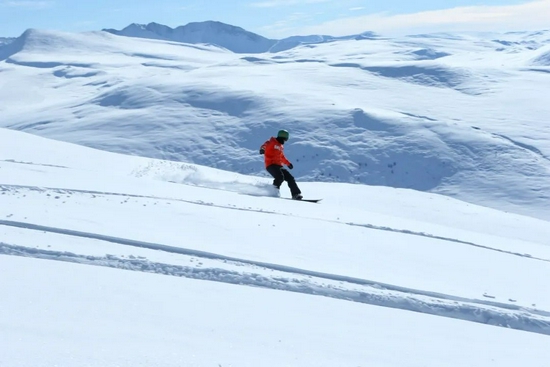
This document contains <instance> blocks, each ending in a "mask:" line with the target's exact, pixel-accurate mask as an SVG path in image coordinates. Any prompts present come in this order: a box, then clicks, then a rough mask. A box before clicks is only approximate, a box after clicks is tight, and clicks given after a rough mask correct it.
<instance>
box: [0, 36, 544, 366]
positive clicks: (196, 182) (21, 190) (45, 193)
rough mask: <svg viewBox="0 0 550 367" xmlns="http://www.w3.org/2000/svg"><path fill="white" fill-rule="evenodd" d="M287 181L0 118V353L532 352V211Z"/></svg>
mask: <svg viewBox="0 0 550 367" xmlns="http://www.w3.org/2000/svg"><path fill="white" fill-rule="evenodd" d="M80 40H82V38H80ZM87 45H88V46H89V42H88V43H87ZM42 65H43V64H42ZM73 76H74V74H73ZM76 78H82V77H76ZM82 91H83V92H84V91H85V90H82ZM75 123H76V124H78V122H75ZM188 138H189V139H192V137H191V136H188ZM109 139H110V138H109ZM301 185H302V189H303V191H304V192H305V193H307V194H308V195H310V196H313V197H322V198H324V200H323V201H322V203H321V204H310V203H300V202H295V201H292V200H284V199H280V198H275V197H270V196H269V195H270V192H271V191H270V190H269V186H270V180H269V179H265V178H258V177H253V176H245V175H240V174H236V173H233V172H224V171H220V170H215V169H212V168H208V167H201V166H197V165H192V164H185V163H179V162H173V161H162V160H154V159H147V158H142V157H135V156H134V157H132V156H124V155H119V154H113V153H108V152H104V151H97V150H93V149H89V148H85V147H81V146H76V145H72V144H67V143H64V142H59V141H52V140H48V139H44V138H41V137H37V136H33V135H30V134H26V133H22V132H17V131H12V130H6V129H0V269H1V273H2V276H0V300H1V301H0V304H1V312H0V325H2V327H0V345H1V346H2V349H1V350H2V352H1V353H0V365H1V366H10V367H50V366H83V365H85V366H89V367H104V366H120V367H136V366H137V367H139V366H142V367H146V366H152V365H155V366H165V367H176V366H178V367H180V366H241V367H257V366H265V367H280V366H292V367H314V366H315V367H334V366H380V367H414V366H426V367H441V366H446V367H462V366H490V365H495V366H499V367H516V366H529V367H544V366H546V364H547V363H548V360H549V357H550V352H549V351H548V348H547V345H548V335H550V284H549V283H548V282H547V281H546V280H547V279H548V278H549V277H550V242H549V239H550V226H549V225H548V222H546V221H542V220H538V219H534V218H530V217H524V216H520V215H515V214H510V213H505V212H501V211H496V210H493V209H488V208H484V207H480V206H477V205H472V204H468V203H464V202H460V201H457V200H454V199H450V198H448V197H445V196H441V195H435V194H429V193H422V192H418V191H413V190H407V189H393V188H388V187H369V186H365V185H350V184H341V183H302V184H301ZM281 194H282V196H283V197H288V189H287V188H286V187H284V188H283V190H282V193H281ZM396 351H399V353H396Z"/></svg>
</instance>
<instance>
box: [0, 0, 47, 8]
mask: <svg viewBox="0 0 550 367" xmlns="http://www.w3.org/2000/svg"><path fill="white" fill-rule="evenodd" d="M0 5H2V6H5V7H8V8H20V9H33V10H39V9H44V8H48V7H50V6H53V5H54V2H53V1H32V0H9V1H2V2H0Z"/></svg>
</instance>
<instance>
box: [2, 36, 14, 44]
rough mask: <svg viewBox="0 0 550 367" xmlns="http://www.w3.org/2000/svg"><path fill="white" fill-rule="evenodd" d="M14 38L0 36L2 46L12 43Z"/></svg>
mask: <svg viewBox="0 0 550 367" xmlns="http://www.w3.org/2000/svg"><path fill="white" fill-rule="evenodd" d="M14 40H15V38H5V37H0V46H2V45H7V44H8V43H12V42H13V41H14Z"/></svg>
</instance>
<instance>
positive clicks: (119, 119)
mask: <svg viewBox="0 0 550 367" xmlns="http://www.w3.org/2000/svg"><path fill="white" fill-rule="evenodd" d="M209 24H210V25H212V26H213V27H214V26H215V25H216V24H217V23H209ZM203 26H204V25H203ZM156 27H157V28H160V29H163V28H162V27H163V26H161V25H156ZM220 27H221V26H220ZM201 29H202V28H201ZM220 29H224V28H223V27H222V28H220ZM224 34H229V33H224ZM238 34H241V33H238ZM212 35H214V33H212ZM367 36H368V35H367ZM213 37H214V36H213ZM323 37H324V36H323ZM326 37H328V36H326ZM366 38H369V37H366ZM298 39H300V38H298ZM304 39H309V40H310V41H312V42H313V41H315V38H314V37H305V38H304ZM549 39H550V32H548V31H541V32H536V33H533V32H524V33H503V34H494V33H490V34H455V35H449V34H435V35H416V36H409V37H401V38H394V39H388V38H383V37H370V38H369V39H362V40H357V39H354V38H349V37H348V38H345V37H344V38H343V39H333V40H331V41H330V42H324V43H319V44H307V45H302V46H300V47H296V48H292V49H289V50H287V51H284V52H279V53H276V54H274V53H265V54H244V55H243V54H236V53H233V52H231V51H229V50H227V49H223V48H220V47H218V46H214V45H205V44H185V43H179V42H173V41H162V40H152V39H143V38H135V37H120V36H115V35H112V34H110V33H107V32H91V33H78V34H73V33H63V32H52V31H42V30H29V31H27V32H25V33H24V34H23V35H22V36H21V37H19V38H18V39H17V40H16V41H14V42H13V43H11V44H10V45H7V46H4V47H0V73H1V75H2V78H1V79H0V86H1V88H0V98H1V99H2V101H3V102H4V103H2V104H1V105H0V116H1V117H0V126H3V127H8V128H11V129H16V130H21V131H26V132H30V133H33V134H38V135H42V136H45V137H49V138H55V139H58V140H63V141H68V142H73V143H77V144H81V145H86V146H90V147H94V148H98V149H103V150H108V151H112V152H118V153H124V154H132V155H138V156H146V157H151V158H158V159H168V160H174V161H180V162H188V163H195V164H200V165H204V166H209V167H214V168H219V169H223V170H229V171H234V172H239V173H242V174H254V175H257V176H259V177H265V175H266V173H265V172H264V170H263V167H262V163H261V160H262V157H261V156H260V155H259V154H258V153H257V151H258V147H259V146H260V145H261V144H262V143H263V142H264V141H265V140H267V139H268V138H269V137H270V136H271V135H272V134H274V132H276V131H277V130H278V129H280V128H286V129H288V130H289V131H290V134H291V139H290V141H289V143H288V147H287V151H288V153H289V156H290V158H291V160H292V161H293V163H294V165H295V167H296V168H295V170H294V174H295V176H296V177H297V178H298V179H299V180H300V181H312V182H319V181H324V182H342V183H353V184H358V183H359V184H368V185H380V186H390V187H396V188H408V189H413V190H421V191H425V192H431V193H439V194H444V195H447V196H450V197H453V198H457V199H460V200H464V201H468V202H470V203H475V204H480V205H484V206H488V207H491V208H495V209H498V210H505V211H509V212H513V213H519V214H522V215H529V216H533V217H536V218H541V219H545V220H548V219H550V211H549V210H548V205H547V203H548V200H549V199H550V196H549V195H550V194H549V192H550V186H549V182H550V163H549V157H550V133H549V131H550V126H549V125H548V119H547V118H546V117H547V115H548V98H547V93H546V91H547V90H548V88H549V87H550V77H549V76H548V73H547V71H548V70H547V69H548V67H547V66H545V65H546V63H545V62H544V60H545V59H546V55H547V53H548V45H549V43H548V42H549ZM2 60H3V61H2Z"/></svg>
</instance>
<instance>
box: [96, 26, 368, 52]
mask: <svg viewBox="0 0 550 367" xmlns="http://www.w3.org/2000/svg"><path fill="white" fill-rule="evenodd" d="M103 31H106V32H110V33H112V34H116V35H120V36H127V37H137V38H150V39H161V40H166V41H174V42H182V43H192V44H193V43H206V44H212V45H216V46H219V47H223V48H226V49H228V50H230V51H232V52H235V53H264V52H281V51H285V50H289V49H292V48H294V47H297V46H299V45H302V44H317V43H324V42H331V41H335V40H343V39H358V40H361V39H373V38H378V36H377V35H376V34H374V33H372V32H365V33H362V34H358V35H351V36H346V37H333V36H327V35H311V36H293V37H288V38H284V39H280V40H279V39H269V38H265V37H263V36H260V35H258V34H256V33H252V32H249V31H247V30H245V29H243V28H240V27H236V26H232V25H229V24H225V23H221V22H215V21H206V22H195V23H189V24H187V25H184V26H180V27H177V28H170V27H168V26H165V25H162V24H158V23H149V24H147V25H145V24H135V23H134V24H130V25H129V26H127V27H126V28H124V29H122V30H116V29H103Z"/></svg>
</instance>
